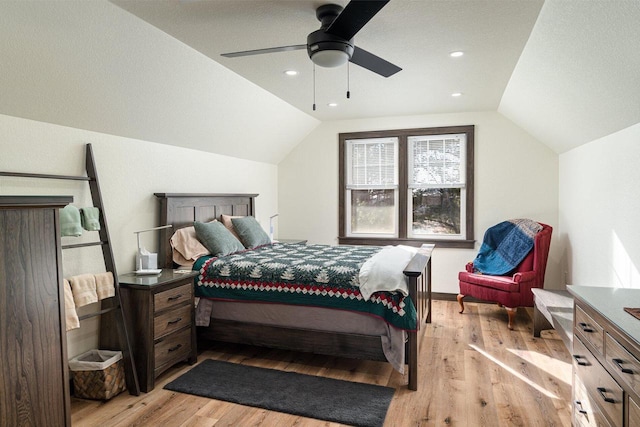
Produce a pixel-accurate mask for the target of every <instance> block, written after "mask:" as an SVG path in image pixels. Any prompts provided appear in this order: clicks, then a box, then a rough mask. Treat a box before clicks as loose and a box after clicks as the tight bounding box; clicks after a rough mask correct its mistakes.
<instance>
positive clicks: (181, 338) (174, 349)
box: [155, 328, 191, 375]
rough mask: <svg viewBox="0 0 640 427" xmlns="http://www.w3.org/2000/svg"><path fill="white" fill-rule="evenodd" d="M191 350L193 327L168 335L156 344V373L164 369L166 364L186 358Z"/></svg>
mask: <svg viewBox="0 0 640 427" xmlns="http://www.w3.org/2000/svg"><path fill="white" fill-rule="evenodd" d="M190 352H191V328H186V329H184V330H182V331H179V332H176V333H175V334H171V335H167V336H166V337H165V338H163V339H161V340H160V341H158V342H157V343H156V345H155V372H156V375H158V373H160V372H162V371H163V370H164V366H163V365H164V364H166V363H169V362H173V361H177V360H181V359H185V358H186V357H187V356H188V355H189V353H190Z"/></svg>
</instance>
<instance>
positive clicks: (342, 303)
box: [193, 244, 417, 330]
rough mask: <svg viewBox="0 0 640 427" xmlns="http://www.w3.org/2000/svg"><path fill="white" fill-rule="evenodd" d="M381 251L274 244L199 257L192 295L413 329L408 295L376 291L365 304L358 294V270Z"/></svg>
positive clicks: (413, 313) (375, 248)
mask: <svg viewBox="0 0 640 427" xmlns="http://www.w3.org/2000/svg"><path fill="white" fill-rule="evenodd" d="M381 249H382V248H381V247H379V246H348V245H341V246H329V245H287V244H274V245H266V246H262V247H258V248H256V249H253V250H247V251H244V252H240V253H236V254H232V255H227V256H224V257H219V258H214V257H211V256H206V257H201V258H199V259H198V261H197V262H196V263H195V264H194V266H193V269H194V270H198V271H199V272H200V274H199V276H198V277H197V286H196V292H195V295H196V296H198V297H202V298H211V299H217V300H227V301H229V300H231V301H238V300H241V301H252V302H269V303H280V304H296V305H306V306H314V307H325V308H335V309H341V310H350V311H357V312H360V313H366V314H369V315H373V316H377V317H379V318H382V319H383V320H384V321H386V322H387V323H389V324H390V325H392V326H394V327H396V328H399V329H404V330H416V327H417V315H416V310H415V306H414V305H413V302H412V301H411V299H410V298H409V297H405V296H403V295H402V294H401V293H396V292H394V293H389V292H376V293H374V294H373V295H371V297H370V298H369V299H368V300H366V301H365V300H364V298H363V297H362V294H361V293H360V288H359V281H358V274H359V272H360V267H361V266H362V264H363V263H364V262H365V261H366V260H367V259H368V258H370V257H371V256H372V255H374V254H375V253H377V252H379V251H380V250H381Z"/></svg>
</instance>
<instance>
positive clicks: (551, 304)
mask: <svg viewBox="0 0 640 427" xmlns="http://www.w3.org/2000/svg"><path fill="white" fill-rule="evenodd" d="M531 291H532V292H533V302H534V307H533V336H534V337H539V336H540V331H542V330H543V329H555V330H556V331H557V332H558V335H560V338H562V341H563V342H564V344H565V345H566V346H567V349H569V351H571V349H572V348H573V297H572V296H571V295H570V294H569V292H568V291H559V290H549V289H538V288H534V289H532V290H531Z"/></svg>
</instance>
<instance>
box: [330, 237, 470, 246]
mask: <svg viewBox="0 0 640 427" xmlns="http://www.w3.org/2000/svg"><path fill="white" fill-rule="evenodd" d="M424 243H432V244H434V245H436V248H454V249H474V248H475V243H476V241H475V240H444V239H443V240H426V239H407V238H373V237H338V244H340V245H376V246H384V245H407V246H420V245H422V244H424Z"/></svg>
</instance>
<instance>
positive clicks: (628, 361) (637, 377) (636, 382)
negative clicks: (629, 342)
mask: <svg viewBox="0 0 640 427" xmlns="http://www.w3.org/2000/svg"><path fill="white" fill-rule="evenodd" d="M605 335H606V344H605V345H606V348H607V364H608V365H609V370H613V371H615V372H616V373H617V374H618V376H620V378H622V380H623V381H624V382H625V383H627V384H628V385H629V387H631V388H632V389H633V391H635V392H636V393H638V394H640V361H638V359H636V358H635V356H633V355H632V354H631V353H629V352H628V351H627V349H626V348H624V347H623V346H622V345H621V344H620V343H619V342H618V340H616V339H615V338H613V337H612V336H611V335H609V334H605Z"/></svg>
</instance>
